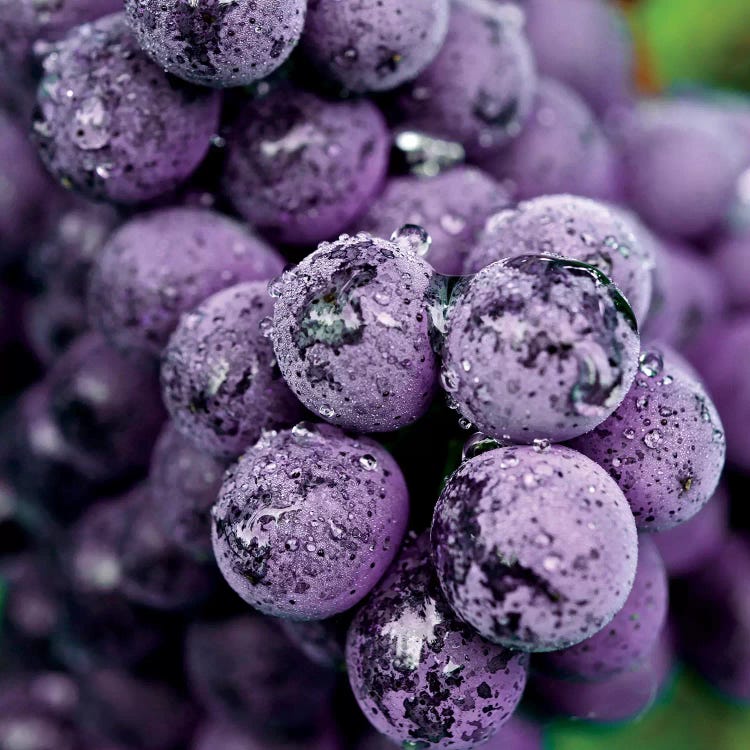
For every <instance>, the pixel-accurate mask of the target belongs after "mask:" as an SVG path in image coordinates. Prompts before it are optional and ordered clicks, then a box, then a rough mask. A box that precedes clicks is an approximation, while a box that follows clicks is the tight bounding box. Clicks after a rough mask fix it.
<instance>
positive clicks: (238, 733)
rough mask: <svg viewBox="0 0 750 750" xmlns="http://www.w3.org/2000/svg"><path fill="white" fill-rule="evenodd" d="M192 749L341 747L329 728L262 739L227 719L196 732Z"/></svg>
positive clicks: (319, 749) (308, 749)
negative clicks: (309, 735)
mask: <svg viewBox="0 0 750 750" xmlns="http://www.w3.org/2000/svg"><path fill="white" fill-rule="evenodd" d="M191 748H192V750H341V745H340V744H339V739H338V737H337V736H336V734H335V732H334V731H333V730H331V729H330V728H329V729H327V730H326V731H323V732H321V733H319V734H316V735H314V736H313V737H307V736H304V737H300V738H281V739H273V740H267V739H262V740H259V739H258V738H257V737H255V736H254V735H253V734H251V733H250V732H246V731H243V730H242V729H241V728H238V727H236V726H232V725H231V724H228V723H226V722H224V723H221V722H217V721H212V722H210V723H206V724H204V725H203V726H202V727H201V728H200V729H199V730H198V732H197V733H196V735H195V738H194V740H193V744H192V745H191Z"/></svg>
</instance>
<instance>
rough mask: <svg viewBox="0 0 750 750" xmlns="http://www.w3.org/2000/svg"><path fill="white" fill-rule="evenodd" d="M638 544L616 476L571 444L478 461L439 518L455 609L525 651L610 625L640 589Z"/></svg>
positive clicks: (443, 579)
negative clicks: (637, 586)
mask: <svg viewBox="0 0 750 750" xmlns="http://www.w3.org/2000/svg"><path fill="white" fill-rule="evenodd" d="M637 547H638V540H637V536H636V531H635V524H634V522H633V515H632V513H631V512H630V509H629V508H628V505H627V502H626V501H625V498H624V497H623V495H622V492H621V491H620V490H619V488H618V487H617V485H616V484H615V483H614V482H613V481H612V479H610V478H609V477H608V476H607V474H606V473H605V472H604V471H603V470H602V469H600V468H599V467H598V466H597V465H596V464H594V463H593V462H592V461H590V460H589V459H587V458H586V457H585V456H582V455H580V454H578V453H576V452H575V451H573V450H571V449H570V448H566V447H564V446H549V447H544V448H542V447H535V448H531V447H528V446H517V447H512V448H498V449H497V450H491V451H489V452H487V453H483V454H479V455H477V456H475V457H473V458H470V459H469V460H468V461H465V462H464V463H463V464H461V466H460V467H459V468H458V470H457V471H456V472H455V473H454V474H453V475H452V476H451V477H450V478H449V479H448V481H447V483H446V485H445V488H444V489H443V492H442V494H441V496H440V500H439V501H438V504H437V507H436V508H435V517H434V520H433V523H432V548H433V555H434V559H435V565H436V567H437V571H438V576H439V577H440V583H441V585H442V587H443V591H445V594H446V596H447V598H448V601H449V602H450V604H451V606H452V607H453V609H454V610H455V611H456V612H457V613H458V615H459V616H460V617H461V618H462V619H463V620H465V621H466V622H467V623H469V624H470V625H472V626H473V627H475V628H476V629H477V630H478V631H479V633H480V634H481V635H482V636H483V637H484V638H487V639H489V640H490V641H492V642H494V643H501V644H503V645H505V646H508V647H512V648H518V649H522V650H524V651H552V650H557V649H561V648H567V647H569V646H573V645H575V644H576V643H580V642H581V641H583V640H585V639H586V638H590V637H591V636H592V635H594V634H595V633H597V632H598V631H600V630H601V629H602V628H603V627H604V626H605V625H607V623H609V622H610V621H611V620H612V618H613V617H614V616H615V614H616V613H617V612H618V611H619V610H620V609H621V608H622V606H623V605H624V603H625V601H626V599H627V597H628V594H629V593H630V590H631V588H632V585H633V578H634V576H635V571H636V560H637V555H638V550H637Z"/></svg>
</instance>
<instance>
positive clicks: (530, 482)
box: [521, 472, 539, 490]
mask: <svg viewBox="0 0 750 750" xmlns="http://www.w3.org/2000/svg"><path fill="white" fill-rule="evenodd" d="M521 481H522V482H523V486H524V487H525V488H526V489H527V490H533V489H534V487H536V486H537V485H538V484H539V482H538V481H537V478H536V477H535V476H534V475H533V474H532V473H531V472H527V473H526V474H524V475H523V479H522V480H521Z"/></svg>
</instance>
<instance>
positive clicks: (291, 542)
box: [284, 537, 299, 552]
mask: <svg viewBox="0 0 750 750" xmlns="http://www.w3.org/2000/svg"><path fill="white" fill-rule="evenodd" d="M284 547H285V548H286V549H287V550H288V551H289V552H294V551H295V550H296V549H299V539H297V538H296V537H290V538H289V539H287V540H286V542H285V543H284Z"/></svg>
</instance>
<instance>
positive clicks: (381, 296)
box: [373, 292, 391, 305]
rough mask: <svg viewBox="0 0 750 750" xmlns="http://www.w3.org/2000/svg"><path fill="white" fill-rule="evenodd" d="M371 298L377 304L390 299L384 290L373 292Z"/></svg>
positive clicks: (384, 303)
mask: <svg viewBox="0 0 750 750" xmlns="http://www.w3.org/2000/svg"><path fill="white" fill-rule="evenodd" d="M373 299H374V300H375V302H377V303H378V304H379V305H387V304H388V303H389V302H390V301H391V298H390V297H389V296H388V295H387V294H386V293H385V292H375V294H374V295H373Z"/></svg>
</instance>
